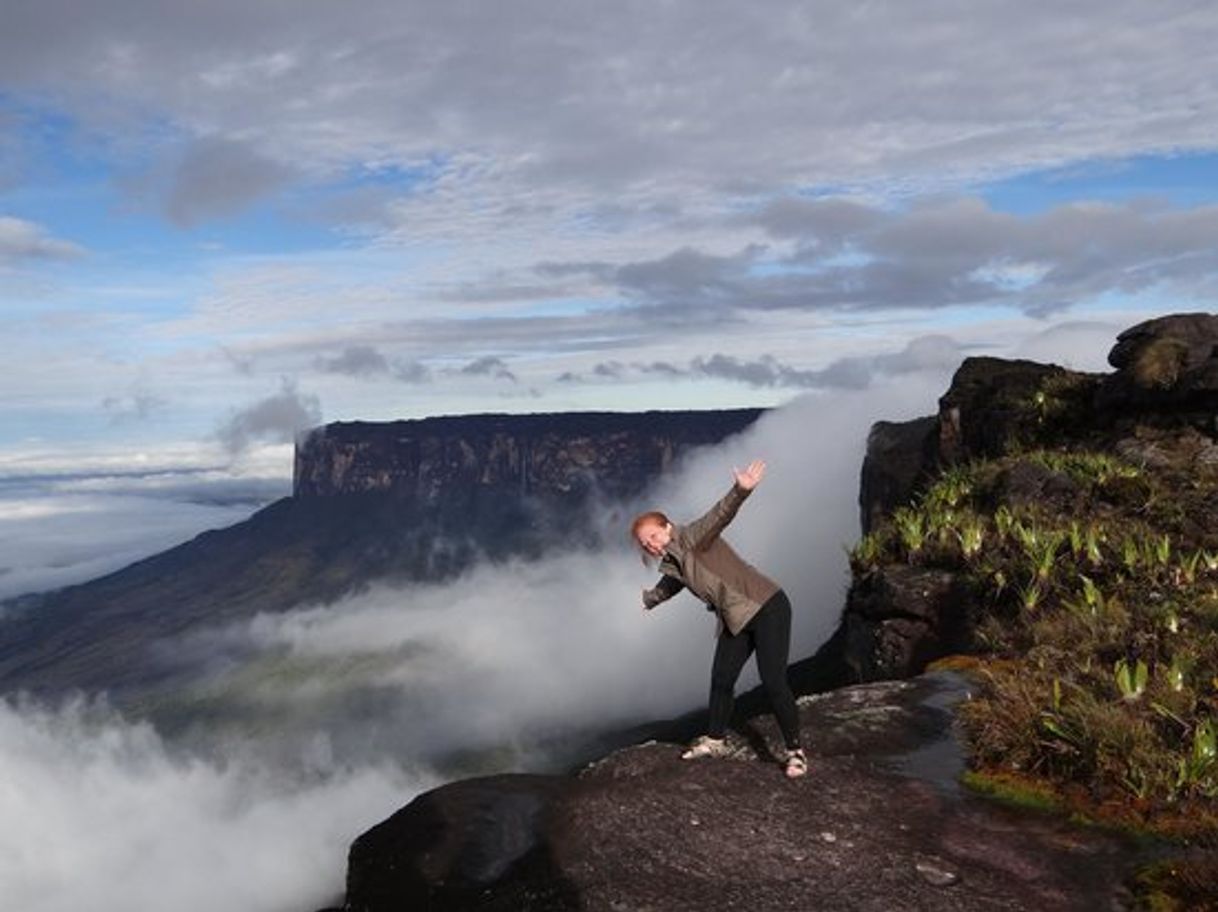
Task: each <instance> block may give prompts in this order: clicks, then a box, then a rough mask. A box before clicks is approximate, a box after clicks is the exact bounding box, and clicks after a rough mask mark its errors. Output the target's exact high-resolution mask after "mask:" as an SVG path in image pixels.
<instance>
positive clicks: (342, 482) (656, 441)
mask: <svg viewBox="0 0 1218 912" xmlns="http://www.w3.org/2000/svg"><path fill="white" fill-rule="evenodd" d="M760 414H761V410H760V409H735V410H727V411H702V412H642V413H625V412H572V413H565V414H535V415H461V416H449V417H440V418H427V419H423V420H420V421H395V422H386V423H380V424H374V423H370V422H340V423H336V424H330V425H326V426H325V427H321V428H317V429H316V430H314V431H312V432H310V433H308V434H307V435H305V436H304V437H303V438H302V439H301V440H300V442H299V443H298V445H297V449H296V459H295V467H294V485H293V493H294V495H295V496H296V497H298V498H307V497H333V496H337V495H343V494H367V493H378V494H382V495H386V496H388V497H391V498H394V499H397V500H407V501H411V502H414V503H416V504H420V505H427V506H436V505H439V504H440V503H441V502H442V501H443V500H445V499H446V498H455V499H465V498H468V497H470V496H478V495H480V494H493V495H495V496H500V495H506V496H509V497H516V498H528V497H536V498H541V499H544V500H547V501H551V502H556V501H567V502H577V501H579V500H581V499H583V498H586V497H588V496H590V495H592V494H593V493H596V494H598V495H599V496H602V497H604V498H605V499H607V500H622V499H625V498H628V497H632V496H635V495H637V494H639V493H640V492H641V491H642V490H643V489H644V488H645V487H646V485H647V484H648V483H650V482H651V481H652V480H654V479H655V478H657V477H658V476H659V475H660V473H661V472H663V471H664V470H665V469H667V468H669V467H670V466H671V465H672V463H673V460H675V459H676V458H677V457H678V456H679V455H681V454H682V453H685V452H687V451H688V450H689V449H690V448H692V447H695V446H702V445H706V444H711V443H716V442H718V441H720V440H722V439H723V438H724V437H726V436H728V435H730V434H733V433H736V432H738V431H741V430H743V429H744V428H745V427H747V426H748V425H750V424H751V423H752V422H753V421H755V420H756V419H757V417H758V416H759V415H760Z"/></svg>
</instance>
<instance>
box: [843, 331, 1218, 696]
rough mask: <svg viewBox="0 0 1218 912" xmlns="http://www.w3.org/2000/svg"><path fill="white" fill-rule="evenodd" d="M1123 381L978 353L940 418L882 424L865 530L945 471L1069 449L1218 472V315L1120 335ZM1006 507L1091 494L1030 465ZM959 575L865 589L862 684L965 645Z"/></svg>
mask: <svg viewBox="0 0 1218 912" xmlns="http://www.w3.org/2000/svg"><path fill="white" fill-rule="evenodd" d="M1109 362H1110V363H1111V364H1112V365H1113V366H1114V367H1115V368H1117V370H1116V371H1115V372H1114V373H1112V374H1106V375H1104V374H1088V373H1080V372H1075V371H1068V370H1066V369H1064V368H1061V367H1058V366H1055V365H1045V364H1037V363H1035V362H1031V361H1005V360H1001V359H998V358H968V359H966V360H965V361H964V362H963V363H962V364H961V366H960V368H959V369H958V370H957V372H956V374H955V376H954V377H953V378H952V382H951V386H950V388H949V389H948V391H947V392H946V393H945V394H944V395H943V396H942V398H941V399H940V400H939V412H938V414H937V415H935V416H931V417H927V418H920V419H917V420H915V421H909V422H904V423H903V424H890V423H886V422H880V423H877V424H876V425H875V428H874V429H873V431H872V434H871V437H870V439H869V441H868V450H867V456H866V459H865V461H864V465H863V470H862V476H861V483H860V510H861V513H862V516H863V523H864V531H869V530H871V529H873V528H874V527H875V526H876V525H877V524H878V523H879V522H880V521H881V520H882V519H883V518H884V517H886V516H890V515H891V514H892V512H893V510H894V509H895V508H897V507H900V506H903V505H905V504H908V503H909V502H910V501H911V500H912V499H913V498H914V497H915V496H916V495H917V494H918V492H919V490H920V489H921V488H922V486H923V485H924V483H925V482H926V480H927V479H929V478H932V477H934V476H935V474H936V473H937V472H938V471H940V470H941V469H942V468H944V467H946V466H950V465H953V464H960V463H967V462H969V461H970V460H975V459H986V458H993V457H996V456H999V455H1002V454H1004V453H1008V452H1011V451H1013V450H1018V449H1034V448H1036V447H1038V446H1048V445H1054V444H1060V443H1063V442H1066V443H1069V444H1071V445H1074V446H1080V445H1082V446H1089V447H1092V448H1095V449H1099V450H1102V451H1111V452H1112V453H1114V454H1118V455H1119V456H1121V457H1122V458H1123V459H1125V460H1127V461H1129V462H1131V463H1133V464H1135V465H1145V466H1149V467H1153V468H1160V469H1171V470H1176V471H1183V472H1218V440H1216V439H1215V438H1216V437H1218V315H1213V314H1180V315H1173V316H1167V317H1161V318H1159V319H1155V320H1149V321H1147V322H1145V323H1140V324H1138V325H1137V326H1134V327H1131V328H1130V329H1128V330H1126V331H1125V332H1123V333H1121V334H1120V335H1119V336H1118V337H1117V342H1116V345H1115V346H1114V347H1113V349H1112V351H1111V353H1110V354H1109ZM999 488H1000V497H999V500H1000V501H1001V502H1004V503H1008V504H1011V505H1015V504H1031V503H1036V504H1040V505H1042V506H1045V507H1047V508H1053V509H1056V510H1058V511H1060V512H1063V513H1064V512H1069V511H1070V510H1071V507H1072V504H1073V503H1074V501H1075V499H1076V498H1077V497H1078V496H1080V492H1079V490H1078V488H1077V486H1076V484H1075V483H1074V482H1073V481H1072V480H1071V479H1070V478H1069V477H1068V476H1067V475H1066V474H1064V473H1062V472H1060V471H1055V470H1052V469H1050V468H1048V467H1045V466H1042V465H1036V464H1030V463H1020V464H1018V465H1016V466H1015V467H1013V468H1012V469H1011V470H1010V471H1009V472H1007V473H1006V474H1005V475H1004V476H1003V477H1002V478H1001V479H1000V485H999ZM948 577H950V574H943V573H937V572H935V571H929V570H914V569H912V568H900V567H896V568H893V567H886V568H882V569H878V570H875V571H874V572H868V573H864V574H862V575H860V576H857V577H856V579H855V580H854V582H853V584H852V586H851V590H850V593H849V595H848V597H847V603H846V608H845V612H844V614H843V619H842V629H843V631H844V632H845V636H844V637H842V638H841V640H840V643H841V648H842V650H843V654H842V657H841V660H842V662H843V664H844V665H846V666H847V667H849V668H850V669H852V671H853V674H854V679H855V680H858V681H870V680H879V679H884V678H890V677H904V676H908V675H912V674H917V673H918V672H920V671H921V670H922V669H923V668H924V667H925V666H926V664H927V663H928V662H930V661H933V660H934V659H936V658H940V657H942V656H944V655H947V654H949V653H952V652H955V651H959V650H961V649H965V648H967V646H968V643H969V640H970V626H971V622H970V619H969V618H968V616H967V612H966V611H965V610H964V607H963V606H964V605H965V604H966V603H967V598H966V594H965V593H963V592H962V590H961V586H960V585H959V584H958V583H956V582H955V581H953V580H951V579H949V578H948Z"/></svg>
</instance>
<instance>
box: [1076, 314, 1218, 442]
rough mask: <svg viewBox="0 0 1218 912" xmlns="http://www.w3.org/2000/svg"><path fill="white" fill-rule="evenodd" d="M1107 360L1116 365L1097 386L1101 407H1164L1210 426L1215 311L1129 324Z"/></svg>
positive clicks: (1214, 402) (1217, 352)
mask: <svg viewBox="0 0 1218 912" xmlns="http://www.w3.org/2000/svg"><path fill="white" fill-rule="evenodd" d="M1108 363H1109V364H1111V365H1112V366H1113V367H1115V368H1116V369H1117V370H1116V373H1115V374H1113V375H1112V376H1110V377H1108V378H1106V380H1105V382H1104V384H1103V386H1102V388H1101V391H1100V395H1099V398H1098V400H1097V401H1098V404H1099V405H1100V407H1101V408H1103V409H1105V410H1108V411H1123V412H1125V413H1128V412H1130V411H1131V410H1132V411H1134V412H1136V413H1139V414H1143V415H1144V414H1145V413H1147V412H1150V411H1158V412H1160V413H1163V412H1166V413H1167V414H1168V415H1170V416H1173V417H1175V416H1177V415H1180V416H1183V417H1186V418H1189V419H1191V420H1192V421H1193V423H1194V424H1197V425H1198V426H1200V427H1202V428H1204V429H1205V430H1207V431H1211V432H1212V431H1213V430H1214V411H1215V408H1216V407H1218V315H1216V314H1208V313H1190V314H1172V315H1171V316H1166V317H1159V318H1157V319H1154V320H1147V321H1146V322H1144V323H1139V324H1138V325H1136V326H1132V327H1130V328H1129V329H1127V330H1125V331H1124V332H1123V333H1121V334H1120V335H1119V336H1117V342H1116V345H1115V346H1113V348H1112V351H1111V352H1109V353H1108ZM1157 417H1158V418H1159V419H1160V420H1161V419H1162V417H1163V415H1162V414H1160V415H1159V416H1157Z"/></svg>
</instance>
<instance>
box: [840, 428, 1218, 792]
mask: <svg viewBox="0 0 1218 912" xmlns="http://www.w3.org/2000/svg"><path fill="white" fill-rule="evenodd" d="M1019 460H1033V461H1037V462H1039V463H1041V464H1042V465H1045V466H1047V467H1049V468H1051V469H1052V470H1053V471H1060V472H1064V473H1066V474H1068V475H1069V476H1070V477H1071V479H1072V480H1074V482H1075V483H1076V484H1077V485H1078V486H1079V493H1078V494H1077V495H1076V496H1075V497H1074V500H1073V501H1072V502H1071V504H1070V506H1069V509H1068V510H1067V509H1064V508H1062V507H1061V506H1060V505H1058V506H1057V507H1055V506H1054V505H1053V504H1052V503H1042V502H1028V501H1023V502H1012V501H1008V500H1005V499H1004V495H1003V490H1004V489H1003V487H1002V479H1003V478H1004V477H1005V476H1006V475H1007V474H1008V473H1009V470H1010V469H1011V468H1012V467H1013V466H1014V465H1015V463H1016V462H1018V461H1019ZM1172 484H1173V483H1172V482H1171V480H1170V479H1164V478H1161V477H1159V476H1157V475H1154V474H1152V473H1151V472H1150V470H1148V469H1140V468H1137V467H1133V466H1130V465H1128V464H1127V463H1124V462H1123V461H1122V460H1120V459H1117V458H1115V457H1111V456H1107V455H1105V454H1094V453H1092V454H1088V453H1079V452H1074V453H1059V452H1053V451H1032V452H1025V453H1021V454H1015V455H1009V456H1003V457H1001V458H997V459H993V460H989V461H984V462H983V461H978V462H973V463H969V464H967V465H965V466H963V467H956V468H954V469H952V470H951V471H950V472H949V473H947V474H945V475H944V476H942V477H941V478H939V479H938V480H937V481H936V482H935V483H934V484H932V485H931V486H930V487H929V488H928V489H927V492H926V494H925V495H924V496H923V497H921V498H917V499H915V500H914V501H913V502H911V503H910V504H908V505H907V506H905V507H902V508H900V509H898V510H896V511H894V512H893V514H892V515H891V516H890V517H889V519H888V520H886V521H885V522H883V523H881V524H880V525H879V526H878V527H877V528H876V530H875V531H874V532H873V533H872V535H871V536H868V537H865V538H864V539H863V540H861V541H860V542H859V544H858V545H856V547H855V548H854V549H853V550H852V552H851V557H852V564H854V565H856V571H857V570H858V569H859V568H861V567H869V568H872V569H875V568H881V569H882V567H883V565H884V564H885V563H889V562H897V561H901V562H909V563H917V564H920V565H924V566H935V567H939V568H942V569H945V570H948V571H950V572H954V573H957V574H960V575H961V576H963V577H964V578H966V579H967V581H968V582H969V583H970V589H971V591H973V592H975V593H977V609H976V610H977V611H978V616H979V618H980V620H979V622H978V628H977V645H978V647H979V648H981V649H983V650H984V652H985V657H984V658H983V660H982V664H981V674H982V676H983V677H982V684H981V686H980V687H979V688H978V691H977V692H976V694H975V697H974V698H973V699H971V700H970V701H968V702H967V703H966V704H965V705H964V707H963V708H962V715H963V718H964V721H965V728H966V732H967V734H968V739H969V743H970V747H971V751H972V754H973V762H974V764H975V765H977V766H978V767H980V768H982V769H995V770H1013V769H1017V770H1019V771H1020V772H1021V774H1023V775H1028V774H1032V775H1034V776H1037V777H1040V778H1041V779H1043V780H1044V781H1046V782H1050V783H1057V784H1058V785H1059V786H1063V787H1064V786H1068V785H1070V784H1075V785H1084V786H1086V788H1087V790H1088V791H1089V792H1091V793H1093V794H1095V795H1096V796H1097V797H1101V798H1107V797H1112V796H1114V795H1119V794H1124V795H1127V796H1129V797H1131V798H1136V799H1138V801H1140V802H1143V805H1142V806H1146V807H1150V806H1157V805H1156V802H1160V803H1161V802H1172V803H1175V804H1176V805H1178V806H1179V803H1180V802H1190V801H1197V800H1210V799H1214V798H1218V760H1215V759H1214V755H1215V750H1216V749H1218V747H1216V746H1215V738H1216V733H1215V727H1216V726H1218V721H1215V720H1216V719H1218V677H1215V679H1214V680H1213V681H1211V680H1210V678H1211V677H1214V675H1215V670H1218V521H1214V522H1212V523H1209V524H1208V526H1207V527H1209V528H1212V529H1213V534H1212V535H1211V536H1210V537H1209V538H1198V537H1197V536H1196V534H1195V531H1194V530H1196V529H1197V528H1199V527H1202V526H1206V522H1205V521H1199V519H1198V518H1199V517H1204V516H1205V515H1206V514H1207V510H1206V509H1204V508H1202V507H1190V506H1182V505H1180V504H1175V503H1174V502H1173V500H1172V498H1173V497H1175V496H1177V494H1176V492H1177V491H1178V490H1180V489H1179V488H1173V487H1172ZM1188 484H1189V485H1191V486H1192V487H1190V488H1189V491H1190V494H1189V495H1188V496H1190V497H1193V498H1194V502H1195V503H1197V504H1201V505H1210V504H1213V503H1218V478H1215V479H1214V480H1212V481H1207V480H1204V479H1202V481H1201V482H1200V483H1198V482H1196V480H1195V479H1192V478H1190V479H1188ZM1207 498H1212V499H1207ZM1059 511H1060V512H1059ZM1215 813H1216V815H1218V811H1216V812H1215Z"/></svg>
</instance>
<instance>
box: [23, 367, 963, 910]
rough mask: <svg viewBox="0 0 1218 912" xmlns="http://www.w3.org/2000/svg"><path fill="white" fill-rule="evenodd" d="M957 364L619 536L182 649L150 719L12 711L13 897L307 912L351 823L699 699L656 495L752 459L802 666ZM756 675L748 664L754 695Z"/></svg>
mask: <svg viewBox="0 0 1218 912" xmlns="http://www.w3.org/2000/svg"><path fill="white" fill-rule="evenodd" d="M946 382H947V373H946V372H945V371H936V372H926V373H921V374H916V375H912V376H907V377H904V378H902V382H901V384H900V385H899V386H895V385H894V386H891V387H888V388H884V389H873V390H868V391H863V392H856V393H843V394H810V395H808V396H805V397H802V398H800V399H797V400H795V401H793V402H792V403H790V404H789V405H787V406H784V407H783V408H780V409H777V410H774V411H772V412H770V413H767V414H766V415H764V416H763V417H762V418H761V419H759V420H758V421H757V422H756V424H755V425H754V426H753V427H751V428H750V429H748V430H747V431H745V432H743V433H741V434H739V435H737V436H735V437H733V438H731V439H729V440H728V441H726V442H724V443H723V444H721V445H718V446H715V447H708V448H704V449H702V450H699V451H695V452H693V453H691V454H689V455H688V456H687V458H685V459H683V460H682V461H681V462H680V463H679V464H678V465H677V466H676V467H675V468H674V470H673V471H672V472H671V473H669V475H668V476H667V477H665V478H663V479H661V480H660V481H659V483H658V484H657V485H656V486H655V487H654V488H653V490H651V491H650V492H649V493H648V495H647V496H646V497H645V498H641V499H640V500H639V501H638V502H637V503H631V504H618V505H607V506H606V507H605V508H604V510H602V511H601V512H600V513H599V514H598V516H597V518H596V519H595V520H594V523H595V524H596V526H597V530H598V531H599V533H600V535H599V540H600V541H601V542H602V544H601V545H600V546H598V547H594V548H589V547H587V546H579V547H577V546H575V545H572V547H571V548H570V549H559V550H557V551H554V552H551V553H549V554H548V555H546V556H545V557H543V558H542V559H540V560H535V561H527V562H526V561H511V562H505V563H491V562H488V561H483V562H481V563H479V564H477V565H476V566H474V567H473V568H471V569H470V570H469V571H468V572H467V573H465V574H463V575H462V576H460V577H459V578H457V579H455V580H453V581H451V582H448V583H445V584H432V585H410V586H403V587H389V586H384V585H381V586H375V587H373V588H371V589H369V590H368V591H366V592H364V593H362V594H360V595H357V596H354V597H352V598H349V599H346V600H343V601H341V602H339V603H336V604H331V605H325V606H322V605H313V606H308V605H305V606H301V607H300V608H299V609H297V610H294V611H291V612H287V613H284V614H277V615H269V614H268V615H260V616H258V617H255V618H253V619H251V620H250V621H248V622H244V623H241V624H238V625H233V626H228V627H224V628H217V629H213V630H208V631H203V632H197V633H194V634H192V635H190V636H187V637H184V638H182V639H181V640H179V641H175V642H173V643H167V644H165V648H164V651H165V655H166V656H172V657H174V658H175V659H176V660H177V661H180V662H181V663H182V664H183V669H184V671H189V672H190V674H189V675H188V676H185V677H179V679H178V680H179V681H181V682H182V683H181V685H180V686H179V687H178V689H177V690H176V691H175V692H174V693H172V694H163V695H161V698H160V700H159V702H158V709H157V711H156V712H153V713H151V714H150V715H149V717H148V720H145V721H143V722H135V721H131V720H129V719H123V718H121V717H120V716H118V715H117V714H115V713H113V712H112V711H109V710H107V709H106V708H105V703H104V697H102V696H99V695H94V696H92V697H91V698H90V699H89V700H88V701H83V702H77V703H74V704H72V705H69V706H65V707H59V708H45V707H44V708H38V707H33V706H30V705H28V704H22V703H18V702H13V701H9V702H7V703H3V704H0V767H2V768H0V777H2V779H0V781H3V782H4V784H5V785H4V788H3V789H0V796H2V797H0V866H5V867H0V878H2V882H4V883H5V884H6V886H7V885H9V884H12V885H15V886H14V887H13V888H12V889H11V890H10V892H9V893H8V896H9V897H12V898H13V900H12V901H13V902H14V905H15V906H17V907H19V908H22V909H27V910H37V912H68V910H73V912H75V910H79V909H82V908H88V909H90V910H96V912H111V910H114V912H118V910H120V909H123V910H126V909H130V908H166V909H169V908H172V909H175V910H186V912H190V910H195V909H197V910H200V912H201V910H204V909H212V908H221V907H223V908H235V909H242V910H267V912H280V910H282V912H302V910H303V912H307V910H309V909H311V908H316V907H318V906H321V905H324V904H325V903H327V902H329V901H331V900H332V899H333V898H334V896H335V895H337V894H338V893H339V892H341V886H342V877H343V864H344V860H345V854H346V848H347V845H348V843H349V841H350V840H351V839H352V838H354V837H355V836H356V835H358V833H359V832H361V831H362V830H363V829H366V828H367V827H368V826H371V825H372V824H374V823H376V822H378V821H379V820H381V819H383V818H385V817H387V816H388V815H389V814H391V813H392V812H393V811H394V810H396V809H397V808H398V807H400V806H402V805H404V804H405V803H407V802H408V801H409V800H410V798H411V797H412V796H413V795H414V794H415V793H417V791H419V790H421V789H424V788H428V787H431V786H433V785H435V784H438V783H440V782H442V781H445V780H448V779H452V778H457V777H460V776H466V775H476V774H480V773H491V772H503V771H507V770H553V769H561V768H563V766H564V764H566V763H569V762H570V761H571V760H572V759H573V758H575V757H577V756H578V754H579V750H580V748H581V745H582V746H586V745H587V744H588V743H589V739H590V738H592V737H593V736H594V735H595V734H596V733H597V732H604V731H606V730H609V729H613V728H615V727H621V726H627V725H630V724H633V723H636V722H643V721H649V720H653V719H656V718H664V717H669V716H672V715H675V714H678V713H682V712H686V711H688V710H691V709H698V708H701V707H702V706H704V704H705V699H706V691H707V686H708V683H709V673H710V662H711V656H712V652H713V648H714V635H715V630H716V627H715V621H714V617H713V615H711V614H710V613H709V612H707V611H706V610H705V609H704V607H703V606H702V604H701V603H700V602H698V601H697V600H696V599H695V598H693V597H692V596H690V595H689V594H688V593H682V594H680V595H678V596H677V597H676V598H674V599H672V600H670V601H669V602H666V603H664V604H663V605H661V606H659V607H657V608H656V609H655V610H653V611H650V612H648V611H644V610H643V608H642V602H641V590H642V589H643V588H645V587H650V586H651V585H653V584H654V583H655V580H656V578H657V574H656V570H655V569H654V568H652V567H646V566H644V565H643V563H642V562H641V560H640V558H639V555H638V552H637V551H636V550H635V549H634V548H632V547H631V545H630V543H629V542H628V540H627V529H628V525H629V521H630V518H631V516H632V515H633V513H634V512H636V511H637V510H641V509H646V508H650V507H658V508H662V509H664V510H665V511H666V512H668V513H669V515H671V516H672V517H673V518H674V519H675V520H676V521H678V522H683V521H687V520H689V519H692V518H694V517H696V516H697V515H700V514H701V513H702V512H703V511H705V510H706V509H707V508H708V507H709V506H710V505H711V504H712V503H713V502H714V501H715V500H716V499H717V498H718V497H719V496H721V495H722V494H723V493H724V492H726V491H727V489H728V488H729V486H730V485H731V483H732V470H733V467H736V466H743V465H745V464H746V463H747V462H748V461H749V460H751V459H753V458H762V459H765V460H766V461H767V463H768V471H767V474H766V477H765V480H764V481H763V482H762V484H761V485H760V486H759V487H758V489H757V490H756V491H755V492H754V493H753V495H752V496H751V497H750V498H749V500H748V501H747V502H746V503H745V505H744V507H743V508H742V509H741V511H740V514H739V515H738V517H737V518H736V520H735V521H734V522H733V524H732V525H731V526H730V527H729V529H728V530H727V532H726V537H727V538H728V539H729V540H730V541H731V542H732V543H733V545H734V546H735V547H736V548H737V549H738V550H739V551H740V552H741V553H742V555H743V556H744V557H745V558H746V559H747V560H749V561H750V562H752V563H754V564H755V565H757V566H758V567H759V568H760V569H762V570H763V571H764V572H766V573H767V574H769V575H770V576H772V577H774V578H775V579H776V580H778V581H779V582H780V583H781V584H782V585H783V586H784V587H785V588H786V589H787V591H788V592H789V594H790V595H791V599H792V603H793V605H794V609H795V610H794V623H793V634H792V656H791V657H792V661H796V660H798V659H800V658H803V657H805V656H808V655H810V654H811V653H812V652H813V651H814V650H815V649H816V647H817V646H818V645H820V643H821V642H823V641H824V639H825V638H827V637H828V635H829V634H830V633H831V632H832V630H833V628H834V626H835V625H836V622H837V619H838V615H839V613H840V610H841V607H842V604H843V599H844V594H845V591H846V588H847V585H848V582H849V578H848V571H847V562H846V557H845V547H846V546H848V545H849V544H851V543H852V542H853V541H854V540H855V539H856V538H857V536H858V531H859V529H858V512H859V511H858V504H857V496H858V484H859V470H860V466H861V462H862V457H863V452H864V446H865V440H866V434H867V431H868V429H869V427H870V425H871V424H872V422H873V421H875V420H877V419H880V418H883V419H888V420H899V419H902V418H908V417H914V416H916V415H922V414H929V413H931V412H933V411H934V407H935V405H934V404H935V398H936V396H937V395H938V394H939V393H940V392H941V391H942V389H943V388H944V386H945V384H946ZM576 540H580V541H584V540H586V536H576V535H573V536H572V541H573V542H574V541H576ZM755 682H756V674H755V670H754V669H753V667H752V664H751V663H750V665H749V667H747V668H746V672H745V675H744V676H743V677H742V680H741V684H740V688H741V689H743V688H745V687H748V686H751V685H752V684H753V683H755ZM99 700H100V701H101V702H98V701H99ZM149 720H151V721H149Z"/></svg>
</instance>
